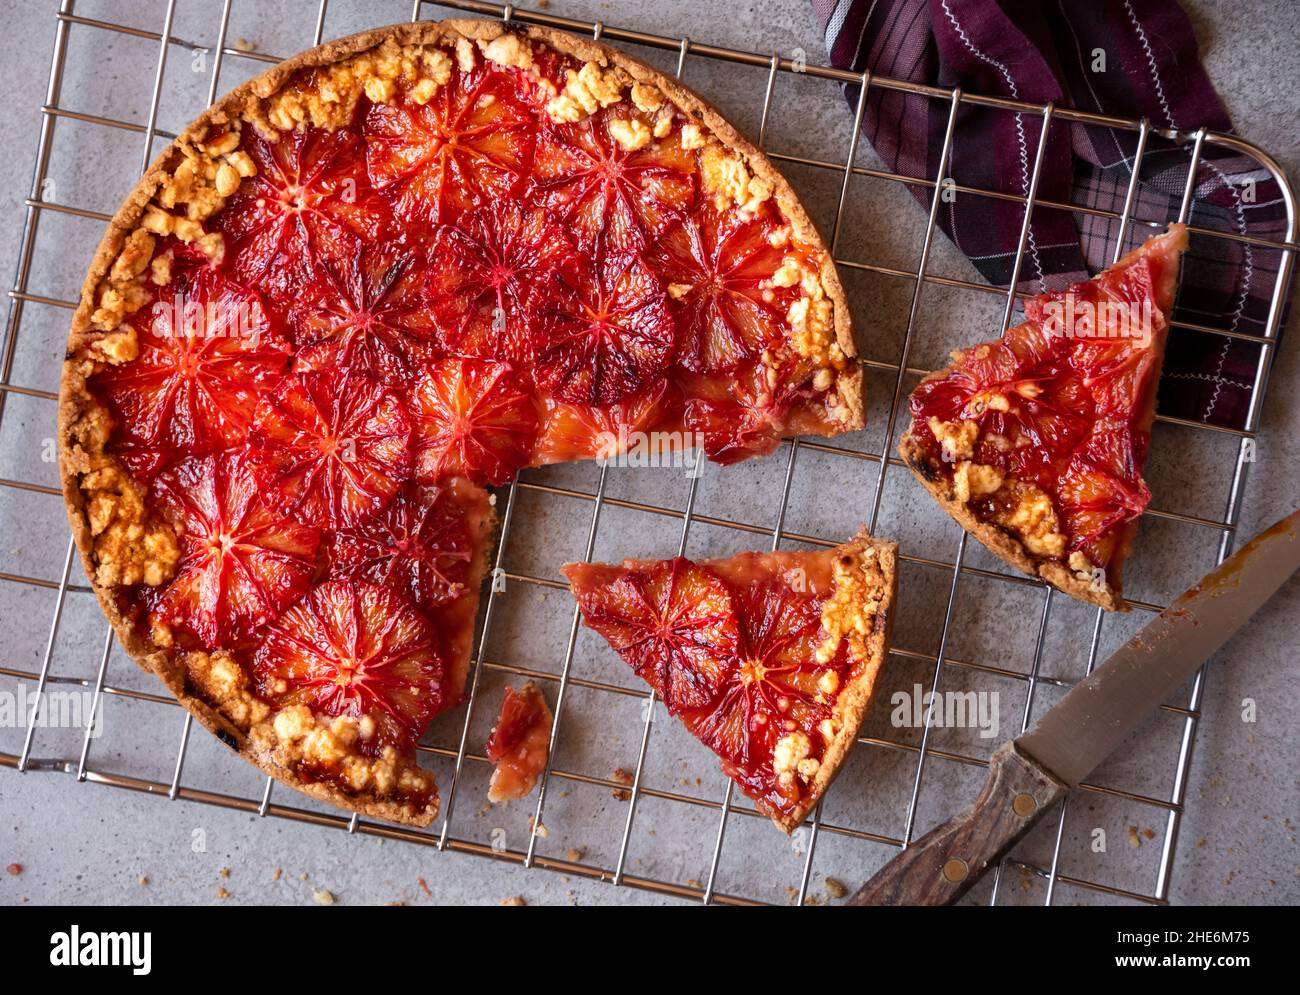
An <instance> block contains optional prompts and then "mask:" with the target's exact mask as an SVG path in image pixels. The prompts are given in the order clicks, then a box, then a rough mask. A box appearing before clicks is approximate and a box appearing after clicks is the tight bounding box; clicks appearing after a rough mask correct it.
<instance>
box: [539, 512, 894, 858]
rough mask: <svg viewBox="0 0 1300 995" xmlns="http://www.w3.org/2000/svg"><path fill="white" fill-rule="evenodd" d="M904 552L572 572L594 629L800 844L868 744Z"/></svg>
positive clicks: (865, 542)
mask: <svg viewBox="0 0 1300 995" xmlns="http://www.w3.org/2000/svg"><path fill="white" fill-rule="evenodd" d="M896 564H897V547H896V546H895V545H894V544H893V543H888V542H883V541H881V540H877V539H871V538H869V537H866V536H865V535H863V536H859V537H858V538H857V539H855V540H853V541H852V542H849V543H846V544H844V545H843V546H840V547H837V548H835V549H832V550H824V551H821V552H812V553H742V554H740V555H738V556H733V557H730V558H728V559H725V560H710V561H708V562H705V563H691V562H690V561H688V560H684V559H682V558H680V557H679V558H677V559H675V560H654V561H638V560H627V561H625V562H624V563H623V564H622V565H620V566H613V565H605V564H587V563H571V564H569V565H567V566H566V567H564V568H563V569H564V574H565V576H566V577H568V578H569V583H570V585H571V586H572V588H573V593H574V597H575V598H577V601H578V605H579V607H580V608H581V610H582V615H583V618H584V620H585V621H586V623H587V625H589V626H590V627H591V628H593V629H595V630H596V631H597V632H599V633H600V634H601V635H602V636H604V637H605V638H606V639H607V640H608V641H609V643H610V645H611V646H612V647H613V648H614V649H615V651H617V652H618V654H619V655H620V656H621V657H623V659H624V660H625V661H626V662H627V663H628V664H629V665H630V666H631V667H632V669H633V671H634V672H636V673H637V674H638V675H639V676H640V677H642V679H644V680H645V681H646V682H647V683H648V684H649V685H650V686H651V687H652V688H654V690H655V691H657V692H659V694H660V695H661V696H662V697H663V699H664V703H665V704H666V705H667V707H668V711H669V712H670V713H671V714H672V715H675V716H677V717H678V718H679V719H681V721H682V722H683V723H684V724H685V725H686V728H687V729H689V730H690V731H691V733H692V734H693V735H694V736H695V737H696V738H697V739H699V740H700V741H701V742H702V743H703V744H704V745H705V746H707V747H708V748H709V749H710V750H712V751H713V752H714V753H715V754H716V755H717V756H718V758H719V759H720V760H721V762H722V770H723V772H724V773H725V774H726V775H727V776H728V777H730V778H731V779H732V780H733V781H734V782H735V783H736V784H737V785H738V786H739V787H740V789H741V790H742V791H744V792H745V794H747V795H749V797H751V798H752V799H754V801H755V803H756V804H757V807H758V809H759V811H761V812H763V813H765V814H766V815H768V816H770V817H771V818H772V819H773V821H775V822H776V824H777V825H778V826H780V827H781V828H782V829H784V830H785V831H786V832H792V831H793V830H794V828H795V827H796V826H798V825H799V823H800V822H802V821H803V819H804V817H805V816H806V815H807V813H808V812H809V811H811V809H812V807H813V806H814V805H815V804H816V803H817V801H818V800H819V799H820V798H821V796H822V794H823V793H824V792H825V790H826V787H827V785H829V783H830V781H831V779H832V778H833V777H834V776H835V773H836V772H837V771H838V769H839V765H840V763H841V762H842V760H843V758H844V756H845V755H846V754H847V752H848V750H849V748H850V747H851V746H852V744H853V741H854V740H855V738H856V736H857V730H858V726H859V724H860V723H861V721H862V716H863V713H864V712H865V709H866V706H867V704H868V702H869V700H870V697H871V693H872V690H873V688H874V685H875V680H876V675H877V674H878V672H879V669H880V667H881V665H882V664H883V662H884V658H885V653H886V642H887V635H888V627H889V623H890V619H891V618H892V606H893V598H894V589H895V583H896V580H895V578H896Z"/></svg>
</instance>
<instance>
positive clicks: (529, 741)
mask: <svg viewBox="0 0 1300 995" xmlns="http://www.w3.org/2000/svg"><path fill="white" fill-rule="evenodd" d="M553 718H554V717H553V716H552V715H551V709H550V708H549V707H548V706H547V704H546V697H545V696H544V695H543V694H542V691H541V688H539V687H538V686H537V685H536V684H534V683H533V682H532V681H529V682H528V683H527V684H525V685H524V686H523V687H522V688H520V689H519V690H518V691H516V690H515V689H514V688H512V687H507V688H506V693H505V694H504V695H503V696H502V697H501V712H500V714H499V715H498V716H497V722H496V725H494V726H493V727H492V733H491V735H489V736H488V741H487V758H488V759H489V760H491V761H492V763H493V764H494V765H495V767H494V769H493V771H492V780H491V781H489V782H488V801H490V802H492V803H493V804H494V805H495V804H496V803H497V802H508V801H517V800H518V799H520V798H524V797H527V795H528V794H529V793H530V792H531V791H532V790H533V788H534V787H535V786H536V784H537V779H538V778H539V777H541V775H542V771H544V770H546V761H547V759H549V757H550V755H551V723H552V721H553Z"/></svg>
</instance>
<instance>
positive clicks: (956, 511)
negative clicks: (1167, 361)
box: [899, 225, 1187, 611]
mask: <svg viewBox="0 0 1300 995" xmlns="http://www.w3.org/2000/svg"><path fill="white" fill-rule="evenodd" d="M1186 247H1187V230H1186V228H1185V227H1184V226H1182V225H1171V226H1170V227H1169V230H1168V231H1167V232H1165V233H1164V234H1163V235H1158V236H1153V237H1152V238H1150V239H1148V240H1147V242H1146V243H1145V244H1144V245H1142V246H1141V247H1139V248H1137V249H1135V250H1134V251H1133V252H1130V253H1129V254H1128V255H1126V256H1125V257H1124V258H1122V259H1120V260H1119V261H1118V262H1117V263H1116V264H1115V265H1114V266H1112V267H1110V268H1109V269H1107V270H1105V271H1104V272H1102V273H1100V274H1099V275H1097V276H1096V277H1094V278H1093V279H1091V280H1088V281H1086V282H1084V283H1078V284H1075V285H1073V286H1071V287H1069V288H1067V289H1066V290H1064V291H1054V292H1051V293H1046V294H1042V295H1040V296H1038V297H1035V298H1032V299H1030V300H1028V301H1026V302H1025V320H1024V322H1022V323H1021V324H1019V325H1017V326H1016V327H1014V328H1011V329H1009V330H1008V331H1007V332H1006V333H1005V334H1004V335H1003V336H1002V338H1001V339H1000V340H997V341H994V342H985V343H983V344H981V345H977V346H973V347H971V348H969V349H964V350H961V351H958V352H954V353H953V362H952V364H951V365H950V366H948V367H947V368H945V369H942V370H939V371H938V372H937V373H932V374H930V375H929V376H927V377H926V378H925V379H924V380H922V381H921V384H920V385H919V386H918V387H917V388H916V390H915V391H914V392H913V394H912V397H911V400H910V402H909V407H910V409H911V415H912V422H911V425H910V426H909V427H908V429H907V431H906V433H904V435H903V438H902V440H901V442H900V443H899V452H900V453H901V454H902V457H903V460H904V461H905V462H906V463H907V465H908V466H909V467H911V469H912V472H913V473H914V474H916V477H917V479H918V480H920V481H921V483H922V484H923V485H924V486H925V488H926V490H928V491H929V492H930V493H931V494H932V495H933V496H934V498H935V500H937V501H938V502H939V503H940V504H941V505H942V506H943V508H944V509H945V510H946V511H947V512H948V514H950V515H952V517H953V518H955V519H956V520H957V521H958V523H960V524H961V526H962V528H964V529H965V530H966V531H968V532H969V533H971V535H973V536H975V537H976V538H977V539H979V540H980V542H982V543H983V544H984V545H985V546H987V547H988V548H989V549H990V550H991V551H992V552H993V553H995V554H997V555H998V556H999V557H1001V558H1002V559H1003V560H1005V561H1006V562H1007V563H1009V564H1010V565H1011V566H1013V567H1016V568H1018V569H1020V570H1023V571H1024V572H1025V573H1028V574H1034V575H1037V576H1039V577H1042V578H1043V580H1045V581H1047V582H1048V583H1049V584H1051V585H1052V586H1053V587H1056V588H1058V589H1059V590H1061V591H1064V592H1065V593H1066V594H1069V595H1071V596H1072V597H1075V598H1079V599H1080V600H1083V601H1088V602H1092V603H1093V604H1097V605H1100V606H1101V607H1102V608H1105V609H1107V610H1109V611H1121V610H1125V604H1124V600H1123V596H1122V571H1123V566H1124V560H1125V558H1126V557H1127V556H1128V553H1129V547H1130V546H1131V545H1132V542H1133V536H1134V533H1135V532H1136V531H1137V520H1138V516H1140V515H1141V514H1142V511H1143V509H1145V508H1146V506H1147V503H1148V502H1149V501H1150V500H1151V492H1150V491H1149V490H1148V489H1147V485H1146V483H1145V481H1143V479H1142V467H1143V466H1144V465H1145V463H1146V456H1147V444H1148V442H1149V441H1150V437H1151V422H1152V419H1153V418H1154V417H1155V404H1156V382H1157V380H1158V379H1159V377H1160V365H1161V363H1162V361H1163V358H1164V350H1165V339H1166V337H1167V334H1168V329H1169V325H1168V315H1169V313H1170V311H1171V310H1172V308H1173V301H1174V290H1175V287H1176V284H1177V281H1178V261H1179V256H1180V255H1181V254H1182V252H1183V251H1184V250H1185V249H1186Z"/></svg>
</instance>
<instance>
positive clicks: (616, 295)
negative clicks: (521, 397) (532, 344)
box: [536, 256, 674, 405]
mask: <svg viewBox="0 0 1300 995" xmlns="http://www.w3.org/2000/svg"><path fill="white" fill-rule="evenodd" d="M547 317H548V319H549V322H548V326H547V329H546V344H545V346H544V347H543V348H542V350H541V353H540V355H539V356H538V357H537V372H536V379H537V381H538V383H539V384H540V385H541V386H542V387H543V388H544V389H546V390H548V391H549V392H550V393H551V395H552V396H554V397H557V398H559V399H560V400H562V401H567V402H569V403H570V404H596V405H607V404H613V403H615V402H616V401H621V400H623V399H624V398H627V397H629V396H631V395H633V394H639V393H642V392H643V391H644V390H645V388H646V386H647V385H648V384H652V383H654V382H655V380H656V379H657V378H658V377H659V375H660V374H661V373H663V372H664V371H665V370H666V369H667V368H668V365H669V364H670V363H671V362H672V354H673V338H674V337H673V327H674V326H673V319H672V316H671V315H670V314H669V313H668V304H667V295H666V294H665V293H664V290H663V287H662V286H660V284H659V281H658V279H657V278H656V277H655V275H654V274H653V273H652V272H650V270H649V269H647V268H646V267H645V266H644V265H642V264H641V262H640V261H639V260H637V259H636V258H635V257H632V256H627V257H621V258H616V259H615V258H611V259H609V260H607V261H606V263H605V264H604V265H602V266H600V267H599V268H598V270H597V272H595V273H588V274H584V276H583V277H581V278H580V279H579V281H578V291H577V293H576V294H574V295H573V296H572V297H570V298H566V299H564V300H562V302H561V303H560V304H559V305H558V306H557V307H556V308H555V309H554V310H552V311H551V312H550V314H549V315H548V316H547Z"/></svg>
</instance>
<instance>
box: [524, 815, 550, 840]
mask: <svg viewBox="0 0 1300 995" xmlns="http://www.w3.org/2000/svg"><path fill="white" fill-rule="evenodd" d="M528 828H529V829H530V830H531V829H532V828H533V817H532V816H531V815H530V816H529V817H528ZM535 831H536V833H537V835H538V836H539V837H541V838H542V839H544V840H547V839H550V838H551V831H550V830H549V829H547V828H546V823H544V822H539V823H537V829H536V830H535Z"/></svg>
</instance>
